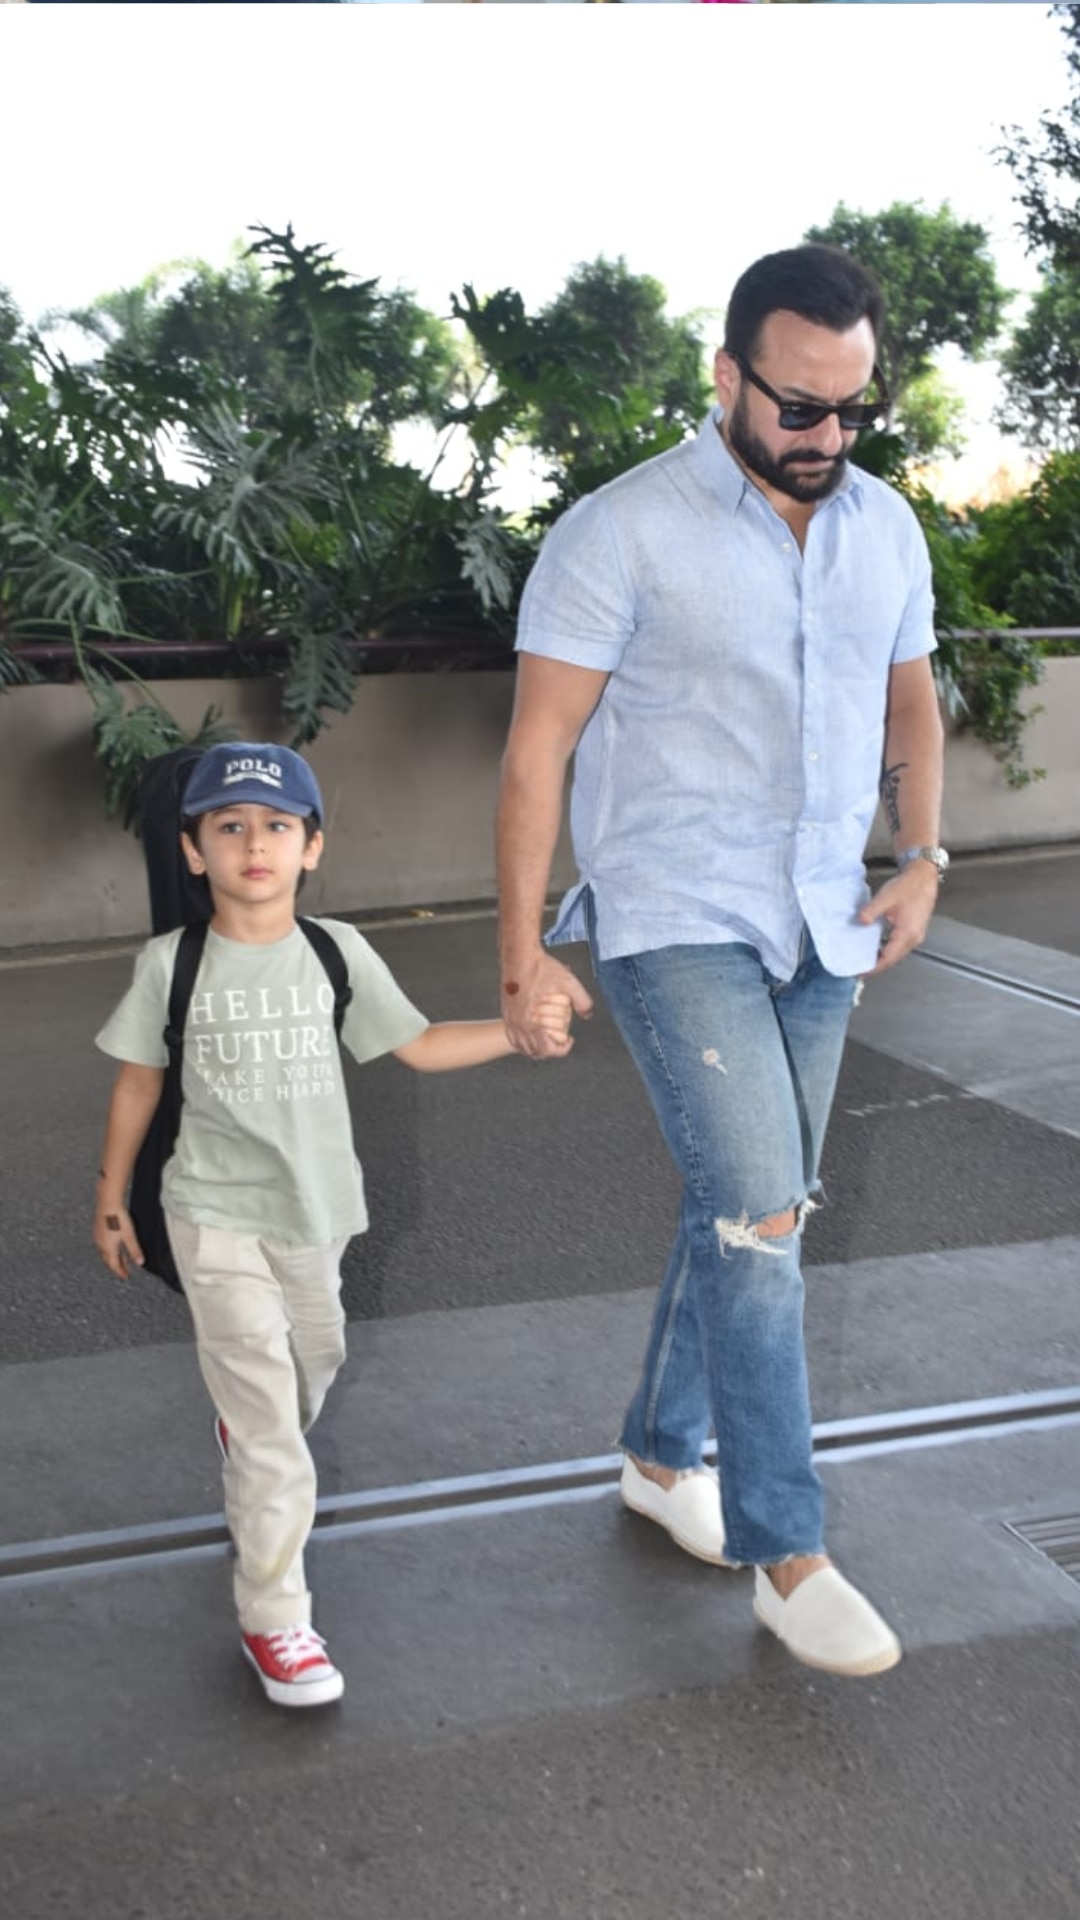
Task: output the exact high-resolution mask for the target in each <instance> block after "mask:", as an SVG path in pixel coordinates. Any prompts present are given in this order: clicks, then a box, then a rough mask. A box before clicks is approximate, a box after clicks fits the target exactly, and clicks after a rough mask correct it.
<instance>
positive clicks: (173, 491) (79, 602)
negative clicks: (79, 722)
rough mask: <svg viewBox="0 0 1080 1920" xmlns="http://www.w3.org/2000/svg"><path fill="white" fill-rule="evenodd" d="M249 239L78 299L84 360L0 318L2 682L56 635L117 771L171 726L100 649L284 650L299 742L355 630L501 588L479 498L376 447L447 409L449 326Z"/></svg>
mask: <svg viewBox="0 0 1080 1920" xmlns="http://www.w3.org/2000/svg"><path fill="white" fill-rule="evenodd" d="M255 233H256V238H255V241H254V244H253V246H252V247H251V248H250V249H249V254H248V256H247V258H246V259H245V260H244V261H242V262H240V263H237V264H235V265H234V266H233V267H232V268H230V269H229V270H228V271H227V272H226V273H225V274H224V275H216V274H213V273H211V272H210V271H209V270H208V269H206V268H198V267H197V268H194V269H192V270H190V271H189V272H187V273H186V275H185V276H184V277H182V278H181V280H180V282H179V284H177V279H176V274H175V273H169V274H160V275H156V276H155V275H152V276H150V279H149V280H148V281H147V282H145V283H144V284H143V286H142V287H141V288H138V289H134V290H121V292H120V293H118V294H115V295H113V296H110V297H108V298H107V299H106V300H104V301H101V302H99V303H96V305H95V307H94V308H93V309H91V310H90V311H89V312H88V313H85V314H83V315H82V316H79V317H78V318H79V323H80V324H81V325H82V327H83V330H84V334H85V335H86V337H87V340H88V343H89V344H90V345H91V346H92V349H93V351H92V352H91V354H90V356H89V357H87V358H85V359H84V360H81V361H79V362H77V363H76V362H74V361H73V360H72V359H71V358H69V356H68V354H67V353H66V352H65V350H64V348H63V347H62V346H61V345H59V344H57V339H58V336H57V330H56V326H55V325H47V326H44V327H42V328H41V329H39V330H37V331H35V330H33V329H28V328H23V327H22V325H21V321H20V320H19V317H18V316H17V314H16V313H15V311H14V309H12V308H11V307H10V305H9V306H8V307H6V308H3V309H2V310H0V357H2V358H3V370H4V372H5V375H6V378H5V383H4V385H3V388H2V389H0V452H2V453H3V455H4V461H3V465H2V468H0V649H2V651H0V683H3V682H5V681H10V680H11V679H13V678H14V677H16V674H17V671H18V667H19V648H20V647H21V646H23V645H24V644H25V643H26V642H28V641H38V642H41V641H47V642H52V643H54V644H55V643H58V642H59V643H64V644H65V645H66V646H67V647H68V648H70V652H71V659H72V661H73V663H74V666H75V669H76V671H77V672H79V673H80V674H81V675H82V678H83V680H84V683H85V684H86V686H87V688H88V690H89V692H90V694H91V698H92V700H93V703H94V709H95V715H96V719H97V722H98V728H97V731H98V739H99V745H100V746H101V749H102V752H103V753H104V754H105V755H106V756H107V758H108V760H109V762H110V764H111V765H112V766H114V767H117V768H120V767H124V768H127V769H128V770H129V771H130V770H131V769H132V768H134V767H135V765H136V763H137V759H138V752H137V751H136V747H137V745H138V743H139V742H142V743H144V745H145V743H147V742H153V741H156V742H157V744H158V746H159V747H160V745H161V744H165V743H167V738H166V737H167V735H168V732H169V728H170V726H171V727H175V723H174V722H172V721H171V719H170V716H168V715H167V714H166V713H165V710H164V708H163V707H162V705H161V702H160V700H159V699H158V698H157V696H156V695H155V694H154V692H153V690H152V687H151V686H148V685H146V684H145V683H141V682H140V685H139V692H138V704H137V706H136V709H135V711H134V712H133V713H126V712H125V711H124V710H123V703H122V702H120V701H119V698H118V696H117V693H116V677H117V676H118V675H120V676H123V674H124V673H125V671H126V672H127V673H128V677H129V678H131V679H137V676H135V675H134V674H132V673H131V671H130V668H125V666H124V661H123V660H122V659H121V658H120V657H119V656H118V653H117V651H116V643H118V642H128V641H131V640H136V641H139V642H147V641H149V642H152V641H154V640H174V641H177V640H178V641H183V640H187V639H198V640H207V639H211V640H218V641H225V642H230V643H233V644H234V645H235V646H236V649H237V656H238V664H240V663H242V661H243V660H244V658H245V657H246V656H248V655H249V654H250V651H251V649H252V648H253V647H254V646H255V645H256V643H261V642H268V643H270V644H272V645H274V646H276V647H279V648H280V650H281V656H282V661H283V664H282V668H281V672H282V683H283V684H282V701H283V707H284V711H285V713H286V715H287V717H288V718H289V719H290V721H291V723H292V725H293V728H294V736H293V737H294V740H295V742H296V743H297V744H300V743H303V742H304V741H306V740H310V739H311V738H312V737H313V736H314V734H315V733H316V732H317V731H318V729H319V727H320V726H321V725H322V724H323V720H324V717H325V714H326V712H327V710H335V709H336V710H339V711H344V710H347V708H348V707H349V705H350V704H351V702H352V699H353V697H354V692H355V684H356V671H357V668H356V655H355V653H354V651H353V648H352V642H353V641H354V639H356V638H357V637H360V636H367V635H371V634H373V633H378V634H387V633H390V634H393V633H399V632H406V633H416V632H417V631H419V630H429V631H430V630H438V629H439V627H440V626H443V627H445V626H447V625H455V626H458V627H460V626H462V625H471V626H473V627H479V626H483V625H484V624H485V623H486V622H487V621H488V619H489V618H490V616H491V615H492V614H493V613H495V612H497V611H498V608H499V605H500V603H502V604H506V603H508V602H509V599H510V596H511V593H512V591H513V584H514V583H513V581H512V579H511V578H510V575H509V574H508V572H507V571H506V570H505V569H502V570H500V565H499V562H500V559H501V554H500V551H499V536H500V530H499V527H498V523H497V520H496V518H495V517H494V516H492V515H491V514H490V513H488V512H487V510H486V503H485V500H484V496H483V489H482V488H480V489H474V490H473V491H472V493H470V494H469V496H468V497H465V496H461V495H457V494H455V493H453V492H440V491H438V490H436V488H435V487H434V486H433V485H432V484H431V475H430V473H425V472H423V471H421V470H419V469H418V468H417V467H414V466H413V465H412V464H410V463H409V462H407V461H402V460H400V459H398V458H397V457H396V456H395V451H394V445H393V435H394V429H395V428H396V427H397V426H398V425H399V424H401V423H403V422H406V421H410V420H413V419H416V418H420V419H421V420H425V419H426V420H428V421H429V422H430V423H431V425H432V426H433V427H434V428H435V429H437V428H438V427H439V425H440V424H441V423H442V422H443V421H444V420H445V417H446V411H447V400H448V396H449V394H450V391H451V389H452V387H453V384H454V381H455V379H456V368H457V355H456V349H455V345H454V342H453V339H452V336H451V334H450V331H449V329H448V328H447V326H446V325H445V323H442V322H439V321H438V320H436V319H435V318H434V316H431V315H428V314H425V313H424V312H423V310H422V309H421V308H420V307H419V306H417V304H416V303H415V302H414V301H413V300H412V299H411V297H410V296H409V295H407V294H404V293H401V292H394V293H383V292H382V291H381V290H380V288H379V286H378V282H377V281H375V280H368V281H359V280H355V279H353V278H351V277H350V276H347V275H346V274H344V273H343V272H342V271H341V270H340V269H339V268H338V266H337V265H336V263H335V261H334V258H333V256H332V255H331V254H329V253H328V252H327V250H326V249H325V248H324V247H322V246H319V245H313V246H304V245H301V244H300V243H299V242H297V240H296V239H295V237H294V235H293V233H292V230H291V229H287V230H286V231H285V232H284V233H281V234H277V233H272V232H270V231H269V230H267V229H265V228H258V229H256V230H255ZM12 356H14V363H15V364H14V373H12V372H11V371H10V370H9V367H8V363H9V361H10V360H11V358H12ZM125 730H126V731H125ZM129 749H130V751H129ZM140 750H142V749H140ZM125 777H126V776H125ZM121 785H122V783H121ZM117 791H119V789H117ZM114 797H115V794H114ZM121 798H123V796H122V795H121Z"/></svg>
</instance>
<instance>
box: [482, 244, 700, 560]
mask: <svg viewBox="0 0 1080 1920" xmlns="http://www.w3.org/2000/svg"><path fill="white" fill-rule="evenodd" d="M664 305H665V294H664V289H663V287H662V286H661V285H660V283H659V282H658V281H657V280H654V279H652V278H651V277H650V276H649V275H647V274H633V273H631V272H630V270H629V268H628V267H627V265H626V262H625V260H623V259H619V260H616V261H609V260H604V259H599V260H594V261H592V262H590V263H587V264H585V265H581V266H578V267H575V268H574V270H573V272H572V273H571V274H570V276H569V278H568V279H567V282H566V285H565V287H564V288H563V290H562V292H561V293H560V294H559V295H558V296H557V297H556V299H555V300H553V301H551V302H550V303H549V304H548V305H547V306H546V307H541V308H540V309H539V310H538V311H537V312H536V313H535V314H530V313H528V312H527V311H526V308H525V304H524V301H523V300H522V298H521V295H520V294H519V293H517V292H516V291H515V290H514V289H513V288H502V289H501V290H500V291H499V292H497V293H493V294H491V295H489V296H488V297H487V298H486V299H479V298H478V297H477V295H476V292H475V290H474V289H473V288H472V287H471V286H466V287H465V288H464V289H463V291H462V295H461V297H460V298H455V299H454V301H453V312H454V316H455V318H456V319H458V320H459V321H461V322H462V324H463V325H464V327H465V328H466V330H467V332H468V334H469V336H470V339H471V341H472V344H473V347H474V350H475V353H476V358H477V371H476V373H475V375H474V378H473V379H472V381H471V382H470V384H469V386H468V388H467V391H466V395H465V398H464V402H463V403H462V404H461V405H460V406H459V408H458V409H457V411H456V413H455V415H454V417H455V418H456V419H457V420H459V421H460V423H461V424H462V425H464V426H465V427H466V428H467V430H468V433H469V436H470V439H471V440H472V442H473V444H474V446H475V448H476V450H477V475H478V476H479V477H480V478H481V479H482V481H483V482H484V483H485V484H486V482H487V480H488V479H489V477H490V475H491V474H492V472H493V471H494V468H495V465H496V463H497V461H498V460H499V458H500V457H502V456H503V455H505V453H506V452H507V451H508V450H509V449H510V448H511V447H512V446H514V445H518V444H527V445H529V446H531V447H534V448H536V449H537V451H538V452H539V453H540V454H541V455H542V456H543V458H544V460H545V462H546V466H545V470H544V481H545V484H546V486H547V487H548V488H549V489H550V498H549V501H548V503H547V505H546V506H545V507H544V508H543V509H542V510H541V511H540V512H538V513H537V514H535V515H534V516H533V523H534V525H535V527H536V528H537V529H539V528H540V527H542V526H543V525H545V524H546V523H547V522H548V521H549V520H550V519H552V518H553V517H554V516H555V515H556V514H557V513H559V512H561V511H562V509H563V508H564V507H565V506H567V505H568V504H569V503H570V502H571V501H572V500H575V499H577V498H579V497H580V495H581V494H583V493H587V492H590V491H592V489H593V488H595V487H598V486H602V485H603V484H604V482H605V481H607V480H610V479H613V478H614V477H615V475H616V474H619V473H624V472H625V471H626V470H627V469H628V468H629V467H632V466H636V465H637V464H638V463H639V462H640V461H642V460H647V459H650V458H651V457H652V455H653V454H656V453H662V452H664V451H665V450H666V448H668V447H670V446H674V445H676V444H677V443H678V442H679V440H681V439H682V438H683V436H684V434H685V433H686V432H687V431H688V430H690V429H692V428H695V427H697V426H698V425H699V424H700V421H701V418H702V416H703V414H704V413H705V412H706V410H707V408H708V405H709V402H710V398H711V388H710V385H709V382H708V380H707V379H706V376H705V368H704V361H703V346H702V342H701V339H700V336H699V334H698V332H697V330H696V328H695V327H694V326H693V324H692V323H691V322H690V321H688V320H671V319H669V318H668V317H667V315H666V313H665V311H664Z"/></svg>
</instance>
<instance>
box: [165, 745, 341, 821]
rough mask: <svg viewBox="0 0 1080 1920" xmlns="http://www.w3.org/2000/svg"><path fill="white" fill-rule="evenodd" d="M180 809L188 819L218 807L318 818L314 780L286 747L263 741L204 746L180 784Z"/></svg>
mask: <svg viewBox="0 0 1080 1920" xmlns="http://www.w3.org/2000/svg"><path fill="white" fill-rule="evenodd" d="M180 805H181V810H182V811H183V813H185V814H187V815H190V816H191V817H192V818H195V817H197V816H198V815H199V814H201V813H216V812H217V810H218V808H219V807H239V806H244V805H254V806H257V807H276V808H277V810H278V812H279V813H299V814H302V815H305V816H306V815H307V814H309V813H313V814H314V815H315V816H316V818H317V819H318V820H320V821H321V820H322V817H323V802H322V794H321V793H320V792H319V783H318V781H317V780H316V778H315V775H314V774H313V773H312V771H311V768H310V767H309V766H308V763H307V761H306V760H302V759H301V758H300V755H299V754H298V753H294V752H293V750H292V748H291V747H275V746H273V745H272V744H271V743H270V742H268V741H265V740H263V741H251V740H226V741H223V742H222V744H221V745H220V746H217V747H207V749H206V752H205V753H204V754H203V756H202V758H201V759H200V760H196V762H195V765H194V767H193V769H192V772H191V777H190V778H189V780H188V783H187V786H186V787H185V788H184V793H183V798H182V800H181V803H180Z"/></svg>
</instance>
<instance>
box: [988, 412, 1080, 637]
mask: <svg viewBox="0 0 1080 1920" xmlns="http://www.w3.org/2000/svg"><path fill="white" fill-rule="evenodd" d="M970 520H971V524H972V525H973V526H974V528H975V529H976V532H977V536H978V537H977V538H976V539H975V540H973V541H972V542H971V578H972V583H973V586H974V588H975V591H976V593H977V594H978V595H979V597H980V598H981V599H983V600H986V601H989V602H990V604H991V605H992V606H995V607H998V608H999V609H1000V611H1001V612H1002V613H1004V614H1006V615H1007V616H1008V617H1009V618H1010V619H1012V620H1015V621H1016V622H1017V623H1018V624H1020V623H1023V625H1024V626H1031V627H1059V626H1060V627H1074V626H1076V625H1078V624H1080V451H1077V450H1074V451H1072V452H1068V453H1054V454H1051V455H1050V457H1049V459H1048V460H1047V461H1046V462H1045V464H1044V465H1043V467H1042V469H1041V471H1040V472H1039V474H1038V477H1037V478H1036V480H1035V482H1034V484H1033V485H1032V486H1031V487H1029V488H1028V489H1027V491H1026V492H1024V493H1018V494H1016V495H1015V496H1014V498H1013V499H1011V500H1005V501H1001V502H996V503H995V504H994V505H992V506H988V507H980V508H977V509H973V510H972V512H971V514H970Z"/></svg>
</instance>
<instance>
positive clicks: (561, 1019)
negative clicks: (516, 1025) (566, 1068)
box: [528, 993, 574, 1060]
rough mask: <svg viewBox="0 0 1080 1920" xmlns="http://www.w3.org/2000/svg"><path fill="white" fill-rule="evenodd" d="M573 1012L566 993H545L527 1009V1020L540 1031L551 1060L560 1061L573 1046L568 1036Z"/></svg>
mask: <svg viewBox="0 0 1080 1920" xmlns="http://www.w3.org/2000/svg"><path fill="white" fill-rule="evenodd" d="M573 1012H574V1009H573V1005H572V1003H571V1000H570V995H569V994H568V993H546V994H544V996H543V998H542V999H540V1000H536V1001H534V1002H533V1004H532V1006H531V1007H530V1008H529V1013H528V1017H529V1020H530V1021H531V1023H532V1024H533V1025H534V1026H535V1027H538V1028H540V1029H541V1030H542V1032H543V1034H544V1036H545V1039H546V1041H547V1050H548V1057H549V1058H551V1059H556V1060H561V1059H562V1057H563V1055H564V1054H567V1053H569V1052H570V1049H571V1047H572V1046H573V1044H574V1042H573V1040H572V1038H571V1035H570V1022H571V1019H572V1018H573Z"/></svg>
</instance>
